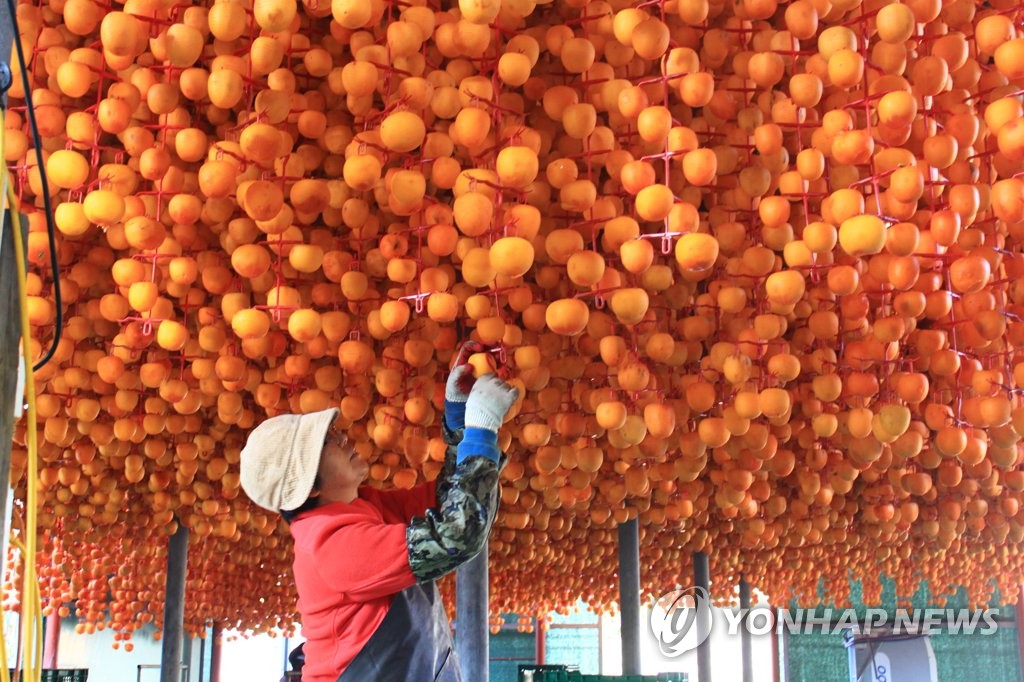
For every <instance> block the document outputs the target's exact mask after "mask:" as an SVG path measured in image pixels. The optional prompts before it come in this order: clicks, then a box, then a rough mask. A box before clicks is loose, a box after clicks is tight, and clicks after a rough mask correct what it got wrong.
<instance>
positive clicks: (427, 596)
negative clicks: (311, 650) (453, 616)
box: [338, 582, 462, 682]
mask: <svg viewBox="0 0 1024 682" xmlns="http://www.w3.org/2000/svg"><path fill="white" fill-rule="evenodd" d="M338 682H462V674H461V673H460V672H459V662H458V659H457V658H456V656H455V650H454V649H453V648H452V638H451V629H450V628H449V626H448V616H447V614H445V611H444V603H443V602H442V601H441V595H440V594H439V593H438V591H437V587H436V586H435V585H434V583H433V582H428V583H420V584H416V585H413V586H412V587H410V588H408V589H405V590H402V591H401V592H399V593H398V594H396V595H395V597H394V599H393V600H392V602H391V608H389V609H388V612H387V615H386V616H384V620H383V621H381V624H380V626H379V627H378V628H377V630H376V631H375V632H374V633H373V635H372V636H371V637H370V639H369V641H368V642H366V645H365V646H363V648H362V649H361V650H360V652H359V653H358V654H356V657H355V658H354V659H352V663H350V664H349V666H348V667H347V668H345V672H343V673H342V674H341V676H340V677H338Z"/></svg>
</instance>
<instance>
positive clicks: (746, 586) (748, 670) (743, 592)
mask: <svg viewBox="0 0 1024 682" xmlns="http://www.w3.org/2000/svg"><path fill="white" fill-rule="evenodd" d="M740 609H742V613H743V614H744V615H743V624H744V626H745V625H746V621H747V618H749V617H750V583H748V582H747V579H746V578H745V577H743V578H740ZM740 648H741V649H742V651H743V682H754V657H753V652H752V650H751V648H750V630H748V629H747V628H746V627H742V628H740Z"/></svg>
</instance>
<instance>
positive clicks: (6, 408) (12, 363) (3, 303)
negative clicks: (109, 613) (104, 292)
mask: <svg viewBox="0 0 1024 682" xmlns="http://www.w3.org/2000/svg"><path fill="white" fill-rule="evenodd" d="M0 7H2V8H3V10H2V11H0V25H2V27H3V28H2V29H0V55H3V60H6V58H7V57H6V55H8V54H10V50H11V43H12V41H13V37H12V36H11V35H10V28H9V26H10V18H9V17H7V14H8V13H7V9H6V8H7V5H6V4H5V3H2V2H0ZM11 223H12V221H11V214H10V212H9V211H4V214H3V225H2V227H0V229H2V231H3V234H2V235H0V291H2V292H4V293H3V294H2V295H0V538H4V540H3V548H4V556H7V554H6V549H7V528H6V522H7V519H6V514H5V510H6V509H7V495H8V494H9V493H8V490H7V489H8V488H9V487H10V485H9V480H10V478H9V476H10V471H11V447H12V445H13V443H12V439H13V438H14V408H15V405H17V404H18V401H20V400H24V398H23V397H22V396H21V395H15V394H16V393H17V392H18V390H17V385H18V360H19V358H20V357H21V312H20V311H21V307H20V304H19V303H18V275H17V272H18V270H17V265H16V263H15V259H14V232H13V228H12V227H11ZM21 224H22V225H23V226H27V225H28V221H27V220H22V221H21ZM22 232H23V233H26V231H25V230H23V231H22ZM26 236H27V233H26Z"/></svg>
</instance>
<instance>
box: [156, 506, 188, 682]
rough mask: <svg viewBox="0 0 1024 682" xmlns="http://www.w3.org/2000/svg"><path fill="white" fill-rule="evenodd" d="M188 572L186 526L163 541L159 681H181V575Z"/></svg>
mask: <svg viewBox="0 0 1024 682" xmlns="http://www.w3.org/2000/svg"><path fill="white" fill-rule="evenodd" d="M187 569H188V526H186V525H185V524H183V523H179V524H178V530H177V531H176V532H175V533H174V535H172V536H171V537H170V539H169V540H168V541H167V582H166V588H165V590H164V630H163V638H162V640H161V645H162V648H161V656H160V682H181V640H182V631H183V630H184V624H185V573H186V571H187Z"/></svg>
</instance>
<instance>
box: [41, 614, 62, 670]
mask: <svg viewBox="0 0 1024 682" xmlns="http://www.w3.org/2000/svg"><path fill="white" fill-rule="evenodd" d="M59 648H60V616H59V615H57V613H56V612H54V613H53V614H51V615H49V616H47V617H46V634H45V635H44V636H43V669H44V670H48V669H53V668H56V667H57V651H58V649H59Z"/></svg>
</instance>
